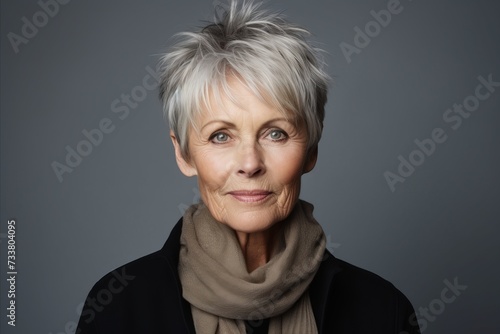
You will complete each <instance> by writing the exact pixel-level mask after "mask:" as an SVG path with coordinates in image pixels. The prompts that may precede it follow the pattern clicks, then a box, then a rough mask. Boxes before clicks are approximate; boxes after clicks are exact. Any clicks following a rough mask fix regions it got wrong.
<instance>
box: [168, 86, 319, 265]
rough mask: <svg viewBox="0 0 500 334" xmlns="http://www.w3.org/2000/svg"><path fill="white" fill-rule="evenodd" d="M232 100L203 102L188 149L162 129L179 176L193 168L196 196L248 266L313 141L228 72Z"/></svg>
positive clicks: (292, 191) (262, 250)
mask: <svg viewBox="0 0 500 334" xmlns="http://www.w3.org/2000/svg"><path fill="white" fill-rule="evenodd" d="M229 85H230V87H231V89H232V92H233V94H234V97H235V99H234V101H237V104H235V103H233V102H232V100H231V99H229V98H227V97H224V96H223V97H221V99H222V104H221V105H218V106H217V107H214V106H211V108H210V111H203V112H201V113H200V115H199V117H198V118H197V119H196V125H197V128H198V129H199V131H194V130H193V129H190V130H189V133H188V136H189V139H188V143H189V144H188V148H189V157H188V158H186V159H185V158H184V157H183V156H182V153H181V150H180V146H179V143H178V141H177V138H176V137H175V135H174V133H173V132H171V133H170V136H171V139H172V143H173V145H174V149H175V156H176V160H177V164H178V166H179V168H180V170H181V172H182V173H183V174H184V175H186V176H197V178H198V186H199V188H200V194H201V198H202V200H203V202H204V203H205V204H206V206H207V207H208V209H209V210H210V213H211V214H212V216H213V217H214V218H215V219H216V220H218V221H219V222H221V223H222V224H226V225H228V226H229V227H231V228H232V229H233V230H234V231H235V233H236V236H237V238H238V241H239V243H240V246H241V249H242V251H243V255H244V257H245V260H246V265H247V270H248V272H251V271H253V270H254V269H256V268H258V267H259V266H261V265H263V264H265V263H267V261H269V258H270V256H271V254H272V251H273V248H272V247H273V245H274V244H275V241H276V236H277V231H278V230H279V224H278V223H279V222H281V221H282V220H284V219H285V218H286V217H287V216H288V215H289V214H290V213H291V211H292V209H293V207H294V206H295V204H296V203H297V200H298V198H299V193H300V181H301V177H302V174H304V173H307V172H309V171H311V170H312V169H313V168H314V166H315V164H316V158H317V149H313V150H308V149H307V140H308V137H307V130H306V128H305V126H304V125H303V124H301V125H298V126H297V125H296V124H294V123H295V122H292V121H288V120H286V119H285V118H284V116H283V114H282V113H281V112H280V111H279V110H277V109H275V108H273V107H272V106H269V105H267V104H265V103H264V102H263V101H261V100H260V99H259V98H258V97H256V96H255V95H254V94H253V93H252V92H250V91H249V90H248V89H247V88H246V87H245V86H244V85H243V84H242V83H241V82H240V81H238V80H236V79H231V78H229Z"/></svg>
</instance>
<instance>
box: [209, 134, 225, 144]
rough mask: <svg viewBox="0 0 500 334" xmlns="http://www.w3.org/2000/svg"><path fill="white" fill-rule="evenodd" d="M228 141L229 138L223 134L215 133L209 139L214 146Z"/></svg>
mask: <svg viewBox="0 0 500 334" xmlns="http://www.w3.org/2000/svg"><path fill="white" fill-rule="evenodd" d="M228 140H229V136H228V135H227V134H225V133H224V132H217V133H214V134H213V135H212V136H211V137H210V141H211V142H213V143H215V144H220V143H225V142H227V141H228Z"/></svg>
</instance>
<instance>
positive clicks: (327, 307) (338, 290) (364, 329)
mask: <svg viewBox="0 0 500 334" xmlns="http://www.w3.org/2000/svg"><path fill="white" fill-rule="evenodd" d="M311 288H312V291H313V292H312V296H311V300H312V301H313V300H314V303H315V304H316V305H315V307H316V310H317V311H316V312H317V313H323V315H319V316H320V317H321V316H323V317H324V318H325V323H326V324H329V325H331V326H335V329H336V330H338V332H339V333H343V331H342V328H343V327H345V328H344V329H346V328H351V329H353V328H357V331H352V333H358V332H359V333H372V332H384V333H404V332H408V333H418V331H417V330H418V327H417V324H416V318H415V315H414V311H413V307H412V305H411V303H410V301H409V300H408V299H407V298H406V296H405V295H404V294H403V293H402V292H401V291H400V290H398V289H397V288H396V287H395V286H394V285H393V284H392V283H390V282H389V281H387V280H385V279H384V278H382V277H380V276H379V275H376V274H374V273H372V272H370V271H368V270H365V269H362V268H359V267H357V266H354V265H352V264H350V263H348V262H345V261H342V260H340V259H337V258H335V257H334V256H333V255H331V254H330V253H329V252H327V254H326V256H325V260H324V261H323V263H322V265H321V266H320V269H319V270H318V273H317V274H316V277H315V280H314V281H313V286H312V287H311ZM325 292H326V294H325ZM320 294H323V297H321V295H320ZM318 305H322V307H318Z"/></svg>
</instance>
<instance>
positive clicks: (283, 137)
mask: <svg viewBox="0 0 500 334" xmlns="http://www.w3.org/2000/svg"><path fill="white" fill-rule="evenodd" d="M276 132H277V133H279V134H280V135H281V138H279V139H272V138H270V139H271V141H273V142H275V143H278V142H282V141H285V140H287V139H288V134H287V133H286V132H285V131H283V130H280V129H271V130H270V131H269V132H268V133H267V135H266V137H269V136H271V134H273V133H276ZM220 135H224V136H226V140H224V141H218V140H217V137H218V136H220ZM230 139H231V138H230V136H229V135H228V134H227V133H225V132H222V131H218V132H215V133H214V134H212V135H211V136H210V138H209V140H210V141H211V142H212V143H214V144H225V143H227V142H228V141H229V140H230Z"/></svg>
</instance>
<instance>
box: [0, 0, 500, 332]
mask: <svg viewBox="0 0 500 334" xmlns="http://www.w3.org/2000/svg"><path fill="white" fill-rule="evenodd" d="M401 5H402V6H403V11H402V12H401V13H400V14H398V15H393V16H392V19H391V22H390V24H389V25H388V26H387V27H384V28H382V29H381V31H380V33H379V34H378V35H377V36H375V37H373V38H372V39H371V42H370V44H369V45H368V46H367V47H365V48H363V49H362V50H361V52H360V53H359V54H354V55H353V56H352V62H351V63H348V62H347V61H346V58H345V57H344V56H343V54H342V52H341V49H340V47H339V44H340V43H341V42H346V43H349V44H353V38H354V30H353V29H354V27H355V26H359V27H361V28H363V27H364V25H365V24H366V23H367V22H369V21H372V20H373V18H372V16H371V15H370V11H371V10H375V11H379V10H381V9H385V8H387V1H385V0H383V1H356V2H347V1H326V0H324V1H307V2H306V1H286V2H285V1H271V2H270V3H269V6H270V7H272V8H276V9H281V10H285V14H286V15H288V16H289V17H290V18H291V19H292V20H293V21H295V22H298V23H299V24H301V25H304V26H306V27H308V28H309V29H310V30H311V31H312V32H313V35H314V36H313V39H314V40H316V41H318V42H319V43H320V46H321V47H322V48H324V49H325V50H326V51H327V52H328V54H327V55H326V61H327V62H328V64H329V68H328V72H329V73H330V74H331V75H332V76H333V77H335V83H334V84H333V85H332V89H331V92H330V95H329V99H330V100H329V103H328V105H327V118H326V123H325V132H324V136H323V139H322V141H321V143H320V156H319V161H318V164H317V166H316V168H315V170H314V171H313V172H312V173H310V174H308V175H306V176H304V180H303V190H302V198H303V199H305V200H308V201H310V202H312V203H313V204H314V205H315V207H316V209H315V216H316V217H317V219H318V221H319V222H320V223H321V224H322V226H323V228H324V230H325V233H326V234H327V235H328V236H329V240H330V243H329V247H330V248H331V249H333V251H334V254H335V255H336V256H337V257H339V258H342V259H344V260H347V261H349V262H351V263H353V264H356V265H358V266H360V267H363V268H366V269H368V270H371V271H374V272H375V273H377V274H379V275H381V276H383V277H384V278H386V279H388V280H390V281H391V282H393V283H394V284H395V285H396V286H397V287H398V288H399V289H400V290H402V291H403V292H404V293H405V294H406V295H407V296H408V298H409V299H410V300H411V301H412V303H413V305H414V306H415V308H416V309H417V310H418V309H419V308H420V307H429V305H430V304H431V303H432V302H433V301H434V300H435V299H436V298H437V299H439V298H440V295H441V291H442V290H443V288H444V287H445V284H444V283H443V281H444V280H445V279H448V280H450V281H453V280H454V278H455V277H457V278H458V282H459V283H460V284H463V285H467V289H466V290H465V291H463V292H462V294H461V295H460V296H459V297H458V298H457V299H456V300H455V301H454V302H453V303H451V304H446V307H445V309H444V311H443V312H442V313H440V314H439V315H437V316H436V317H435V319H433V320H432V321H426V327H427V328H426V329H425V332H426V333H473V332H474V333H477V332H479V331H481V332H484V333H486V332H488V333H498V332H499V331H500V324H499V321H498V312H499V310H500V307H499V306H500V291H499V290H500V289H499V284H498V282H500V271H499V268H498V264H499V262H500V261H499V260H500V249H499V248H500V246H499V244H500V243H499V240H498V234H499V232H500V227H499V224H498V223H499V217H500V209H499V207H500V205H499V198H500V196H499V183H500V182H499V181H500V178H499V177H498V171H499V170H500V159H499V150H498V144H499V139H500V134H499V131H498V130H499V128H498V122H499V120H500V116H499V106H500V87H499V88H497V90H496V91H495V92H494V93H493V94H492V95H491V97H490V98H488V99H487V100H485V101H481V103H480V106H479V108H478V110H477V111H475V112H473V113H472V115H471V116H470V117H469V118H467V119H464V120H463V123H462V125H461V127H460V128H459V129H457V130H456V131H454V130H452V129H451V128H450V126H449V124H446V123H445V122H444V121H443V118H442V117H443V113H444V112H445V110H446V109H448V108H450V107H452V105H453V104H454V103H462V101H463V100H464V99H465V98H466V97H467V96H469V95H471V94H473V93H474V89H475V87H476V86H477V85H478V84H479V82H478V79H477V77H478V76H480V75H481V76H483V77H487V76H488V75H489V74H492V77H493V80H494V81H500V63H499V59H500V46H499V40H500V38H499V37H500V20H499V19H498V13H499V12H500V5H499V3H498V2H496V1H451V0H449V1H439V2H437V1H431V0H414V1H409V0H401ZM40 10H41V7H40V6H39V5H38V4H37V2H36V1H14V0H9V1H7V0H5V1H4V0H2V1H1V161H2V164H1V217H0V218H1V232H2V233H5V232H6V225H7V220H8V219H9V218H16V220H17V247H18V248H17V257H18V259H17V268H18V277H17V305H18V306H17V326H16V327H15V328H11V327H10V326H7V318H6V317H5V312H6V310H5V307H6V301H7V297H6V280H5V277H6V274H5V273H6V271H7V269H6V263H5V262H6V245H7V244H6V239H5V235H4V234H2V239H0V240H2V243H1V244H0V247H1V275H0V276H1V277H2V279H1V280H0V281H1V312H0V313H1V317H0V322H1V331H2V333H54V334H55V333H64V332H65V331H66V330H65V326H66V329H68V330H67V332H72V331H71V327H72V322H73V321H75V322H76V321H77V320H78V314H77V313H78V310H77V309H78V306H79V305H80V304H81V303H82V302H83V300H84V299H85V297H86V294H87V292H88V291H89V289H90V288H91V286H92V285H93V284H94V283H95V281H96V280H97V279H99V278H100V277H101V276H102V275H104V274H105V273H107V272H109V271H110V270H112V269H114V268H116V267H117V266H119V265H121V264H124V263H126V262H128V261H131V260H133V259H136V258H138V257H140V256H142V255H145V254H148V253H150V252H153V251H155V250H157V249H159V248H160V247H161V246H162V245H163V243H164V241H165V240H166V237H167V236H168V234H169V232H170V229H171V228H172V226H173V225H174V223H175V222H176V221H177V219H178V218H179V217H180V214H181V209H182V207H183V206H185V205H189V204H190V203H192V202H193V200H196V197H197V196H196V182H195V180H194V179H187V178H185V177H183V176H182V175H181V173H180V172H179V171H178V170H177V167H176V165H175V161H174V159H173V152H172V148H171V144H170V140H169V138H168V131H167V125H166V123H165V122H164V120H163V116H162V114H161V108H160V104H159V102H158V100H157V92H156V91H148V95H147V97H146V99H145V100H144V101H142V102H140V103H139V104H138V106H137V107H136V108H135V109H131V112H130V114H129V115H128V117H126V118H125V119H123V120H121V119H120V118H119V117H118V116H119V115H120V114H116V113H114V112H113V111H112V110H111V103H112V101H114V100H115V99H117V98H120V96H121V94H130V92H131V91H132V90H133V89H134V87H136V86H140V85H142V80H143V78H144V77H145V76H146V75H147V74H148V72H147V71H146V67H147V66H150V67H154V66H155V64H156V60H157V59H158V57H157V54H159V53H160V52H161V51H163V50H164V48H165V47H166V46H167V45H168V44H169V43H170V41H171V39H170V37H171V36H172V35H173V34H174V33H176V32H179V31H182V30H186V29H192V27H196V26H199V25H201V23H200V20H203V19H210V18H211V17H212V1H210V0H205V1H196V0H189V1H182V2H181V1H165V0H163V1H117V0H115V1H71V2H69V3H68V4H66V5H61V6H60V8H59V13H57V15H55V16H54V17H53V18H50V19H49V21H48V23H47V24H46V25H45V26H44V27H42V28H40V29H39V31H38V33H37V35H36V36H34V37H33V38H31V39H29V42H28V43H27V44H25V45H24V44H22V45H20V46H19V52H18V53H15V52H14V51H13V48H12V46H11V44H10V42H9V40H8V38H7V34H8V33H9V32H14V33H16V34H19V35H20V34H21V27H22V24H23V22H22V20H21V19H22V17H27V18H28V19H29V20H30V21H32V17H33V15H34V14H35V13H36V12H38V11H40ZM103 118H109V119H110V120H111V121H112V123H113V125H114V126H115V129H114V131H113V132H112V133H110V134H107V135H105V137H104V139H103V141H102V143H101V144H100V145H99V146H96V147H94V149H93V151H92V153H91V154H90V155H89V156H87V157H85V158H84V159H83V161H82V163H81V164H80V165H79V166H78V167H76V168H75V169H74V170H73V172H72V173H70V174H69V173H67V174H64V175H63V177H64V179H63V182H59V181H58V179H57V177H56V175H55V173H54V171H53V170H52V167H51V163H52V162H53V161H59V162H61V163H64V159H65V155H66V150H65V147H66V145H69V146H71V147H72V148H73V149H74V148H75V147H76V145H77V144H78V142H79V141H81V140H82V139H84V137H83V135H82V130H84V129H87V130H91V129H93V128H96V127H98V124H99V121H100V120H102V119H103ZM437 127H440V128H442V129H443V130H444V131H445V132H446V134H447V136H448V139H447V141H446V142H444V143H442V144H438V146H437V148H436V151H435V152H434V154H432V155H431V156H429V157H427V158H426V159H425V162H424V163H423V164H422V165H421V166H419V167H417V168H416V170H415V172H414V173H413V174H412V175H411V176H410V177H408V178H407V179H406V181H405V182H404V183H399V184H397V185H396V190H395V192H391V190H390V189H389V187H388V185H387V183H386V181H385V179H384V176H383V173H384V172H385V171H387V170H389V171H392V172H396V169H397V166H398V156H399V155H402V156H404V157H406V158H408V156H409V154H410V153H411V152H412V151H413V150H415V148H416V146H415V144H414V142H413V141H414V140H415V139H416V138H418V139H421V140H422V139H424V138H428V137H429V136H430V134H431V131H432V130H433V129H434V128H437ZM436 305H437V304H436ZM167 316H168V315H167Z"/></svg>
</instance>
